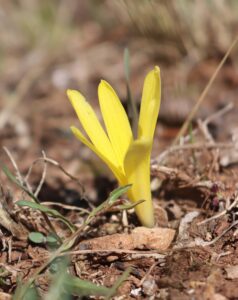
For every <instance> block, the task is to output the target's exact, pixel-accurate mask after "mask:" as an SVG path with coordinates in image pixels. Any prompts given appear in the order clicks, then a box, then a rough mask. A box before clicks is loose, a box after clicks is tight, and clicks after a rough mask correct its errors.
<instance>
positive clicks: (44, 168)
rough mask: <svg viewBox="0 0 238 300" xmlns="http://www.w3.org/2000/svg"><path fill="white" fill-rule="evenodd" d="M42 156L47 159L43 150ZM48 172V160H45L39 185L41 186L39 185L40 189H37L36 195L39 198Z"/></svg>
mask: <svg viewBox="0 0 238 300" xmlns="http://www.w3.org/2000/svg"><path fill="white" fill-rule="evenodd" d="M42 156H43V158H44V159H46V155H45V151H44V150H42ZM46 171H47V162H46V160H44V167H43V172H42V176H41V180H40V183H39V185H38V187H37V189H36V191H35V193H34V195H35V197H38V195H39V192H40V191H41V188H42V186H43V184H44V182H45V177H46Z"/></svg>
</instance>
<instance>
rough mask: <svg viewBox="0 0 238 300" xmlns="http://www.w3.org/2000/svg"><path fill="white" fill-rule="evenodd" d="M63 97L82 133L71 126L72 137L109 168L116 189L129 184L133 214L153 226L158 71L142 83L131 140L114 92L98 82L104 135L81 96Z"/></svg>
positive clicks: (122, 110) (91, 110) (158, 93)
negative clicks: (152, 168)
mask: <svg viewBox="0 0 238 300" xmlns="http://www.w3.org/2000/svg"><path fill="white" fill-rule="evenodd" d="M67 95H68V97H69V99H70V101H71V104H72V105H73V107H74V109H75V111H76V113H77V116H78V118H79V121H80V123H81V125H82V127H83V129H84V131H85V133H86V134H84V133H83V132H82V131H81V130H80V129H78V128H76V127H75V126H71V130H72V132H73V133H74V135H75V136H76V137H77V138H78V139H79V140H80V141H81V142H82V143H84V144H85V145H86V146H88V147H89V148H90V149H91V150H92V151H93V152H95V153H96V154H97V155H98V156H99V157H100V158H101V159H102V160H103V161H104V162H105V163H106V164H107V166H108V167H109V169H110V170H111V171H112V173H113V174H114V175H115V177H116V179H117V180H118V183H119V185H121V186H122V185H126V184H132V187H131V188H130V190H129V192H128V198H129V200H130V201H132V202H137V201H139V200H145V201H144V202H142V203H140V204H138V205H136V207H135V211H136V214H137V216H138V218H139V220H140V222H141V223H142V225H144V226H147V227H153V226H154V211H153V204H152V199H151V189H150V156H151V149H152V145H153V137H154V131H155V127H156V121H157V117H158V113H159V108H160V96H161V83H160V69H159V67H155V68H154V69H153V70H152V71H150V72H149V73H148V74H147V76H146V78H145V81H144V87H143V93H142V100H141V106H140V115H139V121H138V130H137V137H136V138H134V137H133V134H132V130H131V126H130V123H129V120H128V117H127V114H126V112H125V110H124V108H123V106H122V104H121V101H120V100H119V98H118V96H117V94H116V92H115V91H114V89H113V88H112V87H111V86H110V84H109V83H108V82H106V81H104V80H102V81H101V82H100V84H99V86H98V98H99V104H100V109H101V113H102V117H103V121H104V124H105V128H106V131H105V130H104V129H103V127H102V125H101V124H100V122H99V120H98V118H97V116H96V114H95V112H94V110H93V108H92V107H91V105H90V104H89V103H88V102H87V101H86V100H85V98H84V96H83V95H82V94H81V93H80V92H78V91H75V90H68V91H67Z"/></svg>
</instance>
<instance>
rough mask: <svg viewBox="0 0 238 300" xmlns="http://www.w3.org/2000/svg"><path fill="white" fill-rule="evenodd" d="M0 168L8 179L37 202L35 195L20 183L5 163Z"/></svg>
mask: <svg viewBox="0 0 238 300" xmlns="http://www.w3.org/2000/svg"><path fill="white" fill-rule="evenodd" d="M2 170H3V172H4V173H5V175H6V176H7V177H8V179H10V180H11V181H12V182H13V183H15V184H16V185H17V186H18V187H20V188H21V189H22V190H23V191H24V192H26V193H27V194H28V195H29V196H30V197H31V198H32V199H33V200H34V201H35V202H37V203H39V200H38V199H37V198H36V197H35V195H34V194H32V193H31V192H30V191H28V189H27V188H26V187H25V186H24V185H22V184H21V183H20V182H19V181H18V180H17V179H16V177H15V176H14V175H13V174H12V173H11V172H10V170H9V169H8V167H7V166H6V165H2Z"/></svg>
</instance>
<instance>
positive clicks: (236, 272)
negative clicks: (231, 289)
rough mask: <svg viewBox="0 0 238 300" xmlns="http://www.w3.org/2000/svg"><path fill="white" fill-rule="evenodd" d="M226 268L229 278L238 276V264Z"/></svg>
mask: <svg viewBox="0 0 238 300" xmlns="http://www.w3.org/2000/svg"><path fill="white" fill-rule="evenodd" d="M225 270H226V273H227V277H228V278H229V279H236V278H238V265H235V266H230V267H227V268H225Z"/></svg>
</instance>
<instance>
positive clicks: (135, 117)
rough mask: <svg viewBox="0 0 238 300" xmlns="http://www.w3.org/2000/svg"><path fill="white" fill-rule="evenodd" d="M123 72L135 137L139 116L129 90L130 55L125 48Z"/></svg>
mask: <svg viewBox="0 0 238 300" xmlns="http://www.w3.org/2000/svg"><path fill="white" fill-rule="evenodd" d="M124 71H125V77H126V90H127V104H128V115H129V118H130V120H131V123H132V131H133V134H134V136H135V137H136V135H137V124H138V120H139V116H138V111H137V108H136V104H135V102H134V101H133V99H132V94H131V88H130V53H129V50H128V48H125V50H124Z"/></svg>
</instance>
